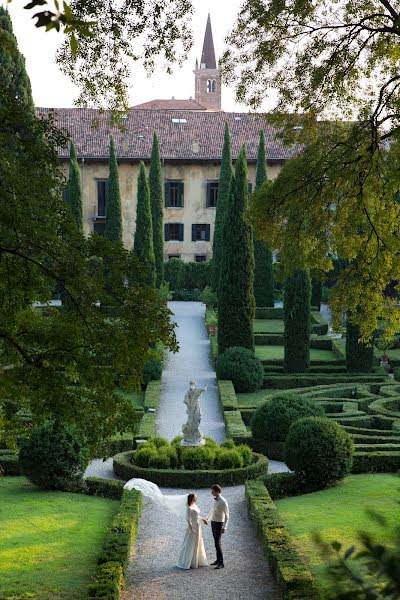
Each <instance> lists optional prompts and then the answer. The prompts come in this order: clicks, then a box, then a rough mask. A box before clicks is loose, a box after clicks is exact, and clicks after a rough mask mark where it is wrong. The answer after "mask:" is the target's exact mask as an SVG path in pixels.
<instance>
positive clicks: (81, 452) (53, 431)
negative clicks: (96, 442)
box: [19, 421, 89, 490]
mask: <svg viewBox="0 0 400 600" xmlns="http://www.w3.org/2000/svg"><path fill="white" fill-rule="evenodd" d="M88 463H89V451H88V449H87V446H86V439H85V437H84V436H83V434H82V433H81V432H80V431H78V429H77V428H76V427H74V426H73V425H69V424H67V423H64V424H63V423H60V422H55V421H47V422H46V423H44V424H43V425H41V426H39V427H35V428H34V429H32V432H31V437H30V439H29V440H27V439H23V440H21V441H20V453H19V464H20V466H21V471H22V473H23V474H24V475H26V477H27V478H28V479H29V480H30V481H31V482H32V483H34V484H35V485H36V486H38V487H39V488H42V489H61V490H62V489H70V488H71V487H73V486H74V485H77V483H78V482H79V480H80V479H81V477H82V474H83V472H84V470H85V469H86V467H87V465H88Z"/></svg>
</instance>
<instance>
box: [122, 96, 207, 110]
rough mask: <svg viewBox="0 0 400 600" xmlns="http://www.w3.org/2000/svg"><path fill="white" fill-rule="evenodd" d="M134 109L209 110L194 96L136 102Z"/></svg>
mask: <svg viewBox="0 0 400 600" xmlns="http://www.w3.org/2000/svg"><path fill="white" fill-rule="evenodd" d="M132 108H133V109H139V110H143V109H149V110H155V109H159V110H207V109H206V107H205V106H203V105H202V104H200V103H199V102H196V100H193V99H192V98H189V100H175V98H171V99H170V100H150V101H149V102H143V104H136V106H133V107H132Z"/></svg>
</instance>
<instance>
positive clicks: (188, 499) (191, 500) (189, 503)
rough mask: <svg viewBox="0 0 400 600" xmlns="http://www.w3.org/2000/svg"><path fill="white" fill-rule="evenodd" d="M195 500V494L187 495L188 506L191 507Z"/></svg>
mask: <svg viewBox="0 0 400 600" xmlns="http://www.w3.org/2000/svg"><path fill="white" fill-rule="evenodd" d="M195 498H196V494H188V497H187V503H188V506H191V505H192V504H193V502H194V499H195Z"/></svg>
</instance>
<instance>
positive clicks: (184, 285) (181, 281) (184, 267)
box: [164, 258, 211, 290]
mask: <svg viewBox="0 0 400 600" xmlns="http://www.w3.org/2000/svg"><path fill="white" fill-rule="evenodd" d="M210 277H211V261H207V262H202V263H196V262H183V260H181V259H180V258H171V259H170V260H168V261H167V262H165V263H164V278H165V281H166V282H167V283H169V287H170V289H171V290H203V289H204V288H205V287H206V286H207V285H208V284H209V282H210Z"/></svg>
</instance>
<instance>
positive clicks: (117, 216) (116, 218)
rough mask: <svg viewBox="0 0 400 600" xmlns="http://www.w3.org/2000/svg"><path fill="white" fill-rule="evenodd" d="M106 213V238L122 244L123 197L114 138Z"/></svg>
mask: <svg viewBox="0 0 400 600" xmlns="http://www.w3.org/2000/svg"><path fill="white" fill-rule="evenodd" d="M106 211H107V219H106V227H105V231H104V236H105V237H106V238H107V239H108V240H111V241H112V242H121V243H122V217H121V196H120V192H119V175H118V163H117V157H116V155H115V147H114V140H113V139H112V137H111V138H110V155H109V176H108V185H107V203H106Z"/></svg>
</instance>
